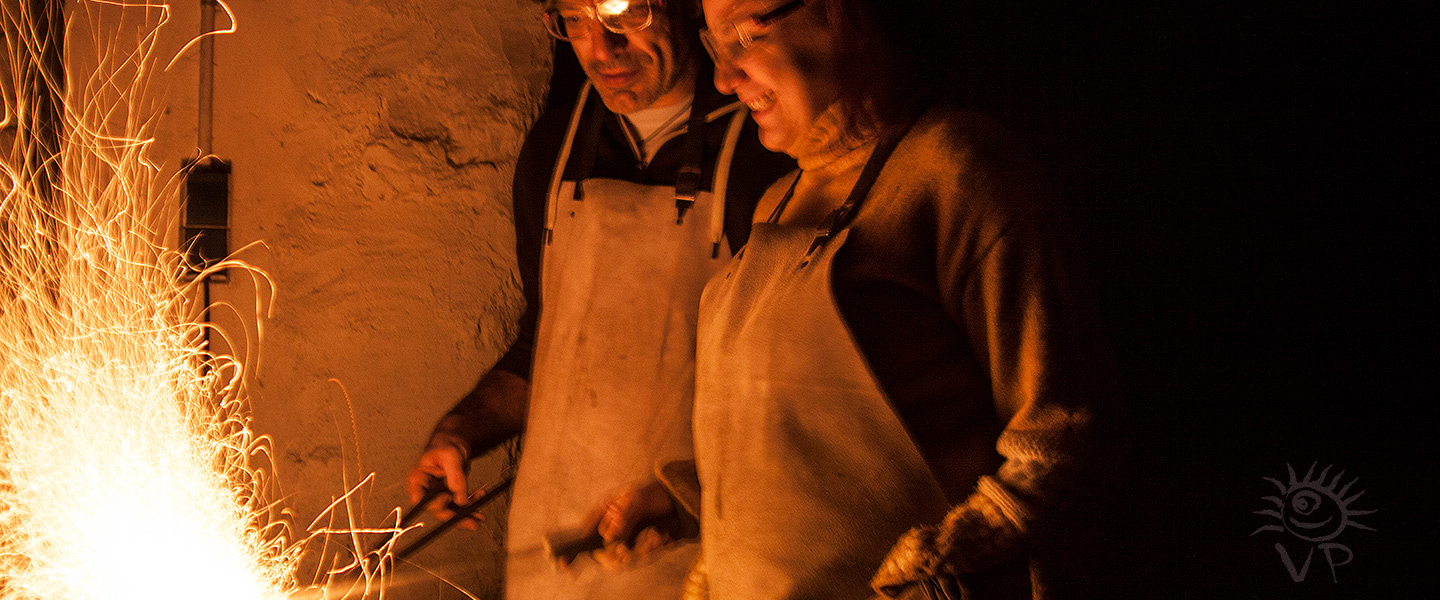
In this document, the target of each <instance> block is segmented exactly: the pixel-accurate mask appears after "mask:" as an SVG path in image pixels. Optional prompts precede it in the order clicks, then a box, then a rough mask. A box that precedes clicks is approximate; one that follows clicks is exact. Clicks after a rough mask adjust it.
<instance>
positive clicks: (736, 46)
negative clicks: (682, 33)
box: [700, 0, 808, 63]
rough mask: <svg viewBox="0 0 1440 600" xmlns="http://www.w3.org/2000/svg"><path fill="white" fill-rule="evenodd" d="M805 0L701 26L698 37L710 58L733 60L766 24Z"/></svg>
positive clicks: (762, 30)
mask: <svg viewBox="0 0 1440 600" xmlns="http://www.w3.org/2000/svg"><path fill="white" fill-rule="evenodd" d="M807 2H808V0H790V1H789V2H786V3H784V4H781V5H780V6H777V7H775V8H774V9H771V10H769V11H766V12H764V13H761V14H758V15H755V16H753V17H749V18H744V19H735V20H733V21H726V22H724V23H721V24H720V25H719V26H717V27H716V28H715V29H716V30H715V31H713V32H712V31H710V29H709V28H701V29H700V41H701V42H703V43H704V44H705V51H706V52H709V53H710V58H711V59H712V60H714V61H715V62H717V63H718V62H728V61H733V60H735V59H738V58H740V57H741V56H743V55H744V54H745V51H746V50H749V49H750V46H751V45H753V44H754V43H755V41H756V40H757V39H759V38H760V37H761V36H763V35H765V33H766V30H767V28H769V27H770V26H772V25H774V24H775V23H776V22H778V21H780V19H783V18H785V17H787V16H789V15H790V14H792V13H794V12H795V11H796V10H798V9H799V8H801V7H803V6H805V4H806V3H807Z"/></svg>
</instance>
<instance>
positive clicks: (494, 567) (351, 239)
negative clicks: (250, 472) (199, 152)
mask: <svg viewBox="0 0 1440 600" xmlns="http://www.w3.org/2000/svg"><path fill="white" fill-rule="evenodd" d="M177 4H178V3H177ZM195 4H198V1H197V2H196V3H195ZM230 5H231V7H232V8H233V9H234V11H235V13H236V15H237V18H238V21H239V32H238V33H236V34H234V35H230V36H225V37H221V38H219V39H218V40H217V42H216V67H215V71H216V81H215V104H214V111H215V122H214V132H215V133H214V152H215V154H217V155H218V156H220V157H221V158H224V159H226V160H229V161H232V164H233V167H234V175H233V184H232V204H231V215H232V216H231V226H232V233H231V244H232V249H234V248H239V247H241V246H244V245H245V244H247V243H250V242H252V241H260V242H263V243H264V244H265V245H264V246H263V247H256V248H253V249H251V250H248V251H246V252H245V253H243V254H242V255H241V256H242V258H244V259H246V260H248V261H249V262H251V263H253V264H254V265H256V266H258V267H260V268H261V269H263V270H264V271H265V272H266V273H268V274H269V275H270V277H271V279H272V281H273V284H274V290H275V294H276V296H275V302H274V304H273V307H272V309H273V314H272V316H271V317H270V318H268V319H263V320H262V323H263V325H264V330H263V339H262V341H261V342H260V344H259V348H260V360H259V362H258V363H257V364H254V365H252V367H253V368H255V370H254V373H255V375H256V379H255V381H256V385H255V386H254V388H253V390H252V398H253V403H254V413H255V419H256V420H255V427H256V429H257V431H258V432H260V433H263V434H266V435H269V436H271V437H272V438H273V441H274V449H275V456H274V459H275V463H276V470H277V473H278V478H279V482H280V485H281V487H282V488H283V491H284V492H285V493H286V494H287V497H286V504H287V505H288V506H289V507H290V508H291V509H292V510H293V512H294V513H295V514H296V515H297V519H298V520H299V521H300V523H299V524H300V525H301V526H304V525H307V524H308V523H309V519H310V518H312V517H313V516H314V515H316V514H317V513H318V512H319V511H320V510H321V509H323V508H324V507H325V506H326V505H327V504H328V503H329V502H330V501H331V500H332V498H334V497H336V496H338V495H339V494H341V493H342V492H343V491H345V490H346V489H347V486H349V485H353V484H354V483H355V482H356V478H357V474H360V475H363V474H366V473H370V472H372V471H373V472H374V473H375V474H376V477H375V480H374V483H373V485H372V486H370V487H368V488H364V489H362V494H360V496H359V497H360V498H361V499H362V501H361V503H360V504H359V505H357V506H356V508H359V509H361V514H362V515H363V520H364V522H365V524H369V525H375V524H380V523H382V522H383V521H384V519H385V518H386V517H387V513H388V512H389V511H391V510H393V509H394V508H395V507H396V506H407V505H408V499H407V498H406V497H405V492H404V487H403V479H404V476H405V475H406V474H407V473H408V471H409V469H410V467H411V465H412V464H413V461H414V459H415V458H416V456H417V455H418V453H419V451H420V449H421V445H422V444H423V443H424V442H425V440H426V439H427V437H428V434H429V431H430V428H431V426H432V425H433V424H434V421H435V420H436V418H438V417H439V415H440V414H442V413H443V412H444V411H445V410H446V409H448V408H449V407H450V405H451V404H453V403H454V402H455V400H456V399H458V398H459V397H460V396H461V395H462V394H463V393H464V392H466V391H468V390H469V389H470V387H471V386H472V385H473V384H474V382H475V381H476V380H477V379H478V377H479V376H480V374H481V373H482V372H483V371H484V370H485V369H486V368H487V367H488V366H489V365H491V364H492V363H493V362H494V361H495V360H497V359H498V358H499V354H500V352H501V351H502V349H503V347H504V345H505V344H506V343H507V342H508V340H509V336H510V334H511V332H510V330H511V329H512V323H513V320H514V319H515V318H517V317H518V315H519V312H520V310H521V309H522V307H523V301H522V300H521V299H520V296H519V292H518V281H517V278H516V276H515V275H514V257H513V248H512V246H513V243H514V240H513V233H512V231H511V226H510V206H509V187H510V177H511V173H512V168H513V163H514V159H515V156H516V153H517V152H518V150H519V146H520V141H521V137H522V135H523V132H524V129H525V128H526V127H527V126H528V124H529V122H530V120H531V119H532V118H533V116H534V114H535V112H536V109H537V108H538V105H539V101H540V99H541V98H542V92H543V87H544V82H545V80H546V77H547V74H548V67H549V48H550V46H549V42H548V41H547V38H546V37H545V36H544V31H543V28H542V27H541V26H540V24H539V20H538V8H537V7H536V5H535V4H533V3H531V2H529V1H528V0H481V1H475V0H416V1H409V2H391V1H384V0H328V1H318V2H293V1H289V0H283V1H282V0H269V1H266V0H232V1H231V2H230ZM176 18H177V21H182V20H184V19H193V20H192V21H190V22H192V23H197V24H198V9H197V8H193V7H185V6H177V16H176ZM224 21H225V19H224V17H223V15H222V16H221V17H219V18H217V22H218V24H219V25H221V26H223V25H224ZM197 27H198V25H197ZM191 30H192V31H193V29H191ZM195 64H196V63H195V61H194V60H189V61H188V62H187V63H186V64H182V65H180V66H179V67H177V68H178V69H179V71H177V73H180V74H181V78H182V79H183V78H184V75H183V74H184V73H187V72H188V73H189V79H188V80H186V81H187V82H193V81H194V80H195V79H194V72H195V71H194V69H195V67H194V65H195ZM192 85H193V83H186V84H184V86H183V87H186V88H188V89H193V87H189V86H192ZM181 91H182V92H184V91H185V90H184V89H182V90H181ZM187 102H188V103H189V104H188V105H186V103H187ZM171 112H172V115H171V116H172V117H174V118H175V119H174V120H173V121H172V122H171V123H170V124H169V125H168V127H172V128H174V127H180V129H181V131H172V132H169V134H170V135H174V136H175V137H176V139H177V142H176V147H184V144H183V143H182V142H183V141H184V140H183V136H184V135H189V136H191V137H190V140H191V141H189V148H193V147H194V142H193V135H194V133H193V132H194V126H193V123H194V100H193V94H192V95H191V96H190V97H189V98H188V99H187V96H186V94H185V93H181V94H180V95H179V96H178V97H177V101H176V103H175V105H174V107H173V109H172V111H171ZM187 119H188V121H187ZM176 122H179V123H182V124H188V127H189V128H188V129H185V128H184V127H183V126H177V125H176ZM180 154H181V156H177V158H181V157H183V154H184V153H180ZM254 294H255V292H254V289H253V287H252V286H251V285H250V284H249V282H248V280H246V279H244V278H239V277H237V278H235V279H234V280H233V281H232V282H230V283H228V284H220V285H216V286H215V288H214V297H215V300H216V301H219V302H230V303H233V304H234V305H235V307H236V311H237V313H239V314H241V315H242V317H241V318H240V319H238V320H236V319H234V318H231V317H227V316H225V315H224V314H220V315H218V316H217V319H216V320H217V322H218V323H221V324H222V325H223V326H226V327H227V328H228V329H230V330H232V331H235V332H237V335H238V332H239V331H240V330H241V325H240V323H241V322H243V321H244V320H245V319H246V318H248V317H246V316H245V315H246V314H247V312H248V311H249V310H250V306H251V298H252V297H253V296H254ZM261 296H264V290H263V289H262V293H261ZM253 345H254V344H251V346H253ZM331 379H334V380H336V381H338V382H339V385H337V384H336V383H334V382H330V381H329V380H331ZM341 386H343V389H344V390H345V391H348V396H349V397H348V403H347V399H346V397H345V394H343V393H342V391H341ZM352 419H353V421H352ZM502 463H503V457H495V456H492V457H488V458H487V459H486V460H483V461H481V462H479V463H477V465H476V468H475V470H474V472H472V475H471V480H472V485H482V484H484V483H485V482H488V481H490V480H492V479H494V478H495V477H496V476H497V474H498V472H499V470H500V468H501V466H502ZM505 508H506V507H505V506H504V505H503V504H502V503H497V504H496V505H492V506H491V507H490V508H489V509H488V510H487V511H486V513H487V514H488V515H489V521H490V522H489V523H488V524H486V525H484V526H482V527H481V529H480V531H478V532H469V531H459V530H457V531H453V532H451V533H449V534H447V535H446V536H445V537H444V538H442V539H441V540H440V541H438V542H437V543H435V544H434V545H433V546H432V547H431V548H429V549H427V550H426V551H425V552H423V553H421V554H420V555H418V556H417V557H416V558H415V562H416V563H418V564H419V565H422V566H423V567H424V570H421V569H418V568H416V567H414V566H409V565H402V566H400V567H399V568H398V570H397V573H396V575H397V578H396V580H395V586H394V587H392V589H390V590H389V592H388V593H389V597H391V598H396V599H401V600H403V599H406V598H461V597H465V596H464V595H463V594H461V593H460V592H458V591H456V590H454V589H450V586H449V585H447V584H444V583H441V582H440V581H439V580H438V579H437V577H436V576H434V575H430V574H426V573H425V570H428V571H430V572H432V573H434V574H438V575H440V576H443V577H444V578H445V579H447V580H449V581H451V582H453V583H454V584H456V585H458V586H459V587H461V588H464V589H465V590H466V591H467V592H469V593H472V594H474V595H475V596H477V597H480V598H487V597H498V595H499V593H500V592H499V586H500V576H501V573H502V572H503V556H502V554H501V549H500V541H501V540H502V539H503V523H504V514H505V513H504V511H505ZM392 518H393V517H392Z"/></svg>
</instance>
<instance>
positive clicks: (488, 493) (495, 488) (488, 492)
mask: <svg viewBox="0 0 1440 600" xmlns="http://www.w3.org/2000/svg"><path fill="white" fill-rule="evenodd" d="M514 483H515V476H514V475H506V476H505V477H504V478H503V479H501V480H500V482H499V483H496V484H495V485H492V486H490V487H488V488H485V495H483V496H480V497H479V498H476V499H474V500H471V501H470V502H469V503H467V504H465V505H464V506H461V507H459V508H457V509H456V510H455V516H453V517H450V518H449V519H446V520H445V521H444V522H443V523H440V524H439V525H436V526H435V528H434V529H431V530H430V531H429V532H426V534H425V535H423V536H420V538H419V539H417V540H415V541H414V542H412V543H411V544H410V545H409V546H406V547H404V548H401V549H400V550H397V551H396V552H395V553H394V555H393V556H394V558H395V560H404V559H405V558H408V557H409V556H410V555H412V554H415V553H416V552H418V551H419V550H420V549H421V548H424V547H425V546H427V545H429V544H430V542H433V541H435V538H437V537H440V534H443V533H445V532H446V531H449V530H450V529H451V528H453V527H455V526H456V525H458V524H460V522H461V521H463V520H465V519H466V518H468V517H469V516H470V515H472V514H475V511H477V510H480V507H482V506H485V505H486V504H489V503H490V501H492V500H494V499H495V498H497V497H499V496H500V494H501V493H502V492H504V491H505V490H508V489H510V486H511V484H514ZM411 510H414V509H413V508H412V509H411Z"/></svg>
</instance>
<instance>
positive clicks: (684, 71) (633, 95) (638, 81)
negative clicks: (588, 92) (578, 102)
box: [556, 0, 695, 114]
mask: <svg viewBox="0 0 1440 600" xmlns="http://www.w3.org/2000/svg"><path fill="white" fill-rule="evenodd" d="M635 1H640V2H643V1H644V0H635ZM556 4H557V5H560V6H563V5H566V4H569V5H572V6H575V5H578V6H586V5H588V4H590V3H589V1H588V0H560V1H558V2H556ZM652 11H653V13H654V21H653V22H652V23H651V24H650V26H649V27H646V28H645V29H642V30H640V31H637V32H634V33H627V34H619V33H614V32H612V31H609V30H607V29H605V27H604V26H602V25H601V24H600V22H599V21H596V20H591V21H590V22H589V23H588V24H587V26H588V27H589V32H588V34H587V35H584V36H582V37H580V38H578V39H574V40H571V42H570V45H571V46H573V47H574V48H575V56H576V57H577V58H579V59H580V66H581V68H583V69H585V74H586V75H588V76H589V77H590V81H591V82H593V83H594V84H595V91H597V92H599V93H600V99H601V100H603V101H604V102H605V106H606V107H607V108H609V109H610V110H611V111H613V112H617V113H620V114H625V113H631V112H635V111H637V110H642V109H646V108H659V107H662V106H669V105H672V104H678V103H679V102H681V101H682V100H684V99H685V98H686V97H687V96H689V95H690V93H691V92H692V91H694V86H695V84H694V82H695V48H694V44H692V43H690V42H688V41H687V40H688V37H689V36H690V34H691V32H682V31H675V30H674V29H672V28H671V26H670V25H671V24H670V19H669V18H668V14H667V13H668V9H666V8H665V7H663V6H660V5H659V2H654V3H653V5H652Z"/></svg>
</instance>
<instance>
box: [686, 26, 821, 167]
mask: <svg viewBox="0 0 1440 600" xmlns="http://www.w3.org/2000/svg"><path fill="white" fill-rule="evenodd" d="M789 3H790V1H789V0H704V5H705V21H706V23H707V24H708V28H709V37H710V39H711V40H713V41H714V43H713V44H712V45H713V46H717V47H718V48H716V49H713V50H712V57H713V58H714V59H715V87H716V89H718V90H720V92H721V93H725V94H735V95H736V96H738V97H739V99H740V101H741V102H744V103H745V104H746V106H749V107H750V115H751V116H752V117H754V119H755V123H756V124H757V125H759V126H760V143H761V144H764V145H765V147H766V148H769V149H771V150H774V151H777V152H786V153H790V154H792V156H793V149H794V148H795V144H796V142H797V141H799V140H800V138H801V136H802V135H804V134H805V132H806V131H808V130H809V129H810V125H811V124H812V123H814V121H815V118H816V117H817V116H819V115H820V113H821V112H824V110H825V109H826V108H828V107H829V106H830V105H831V104H832V103H834V102H835V100H836V99H837V98H838V97H839V86H838V84H837V83H836V76H835V74H836V71H837V69H838V65H836V64H835V51H834V47H833V45H832V43H833V36H832V35H831V33H830V29H829V28H828V27H827V26H826V24H825V17H824V14H823V8H822V7H820V6H817V4H818V2H815V0H811V1H810V2H809V3H808V4H805V5H803V6H802V5H798V4H797V5H795V6H794V7H793V9H792V10H789V11H788V12H783V14H780V15H779V16H778V17H774V18H771V19H769V20H768V21H766V22H765V23H763V24H757V23H755V22H754V21H753V19H754V18H755V17H756V16H759V15H764V14H766V13H768V12H770V11H773V10H776V9H777V8H780V9H782V11H783V10H784V8H785V7H786V5H787V4H789ZM737 25H738V27H739V29H740V30H743V31H744V33H745V34H746V35H747V36H748V37H749V45H748V47H744V48H742V47H741V46H740V45H739V43H738V41H737V40H738V39H739V37H740V34H739V32H738V31H737Z"/></svg>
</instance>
